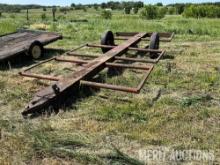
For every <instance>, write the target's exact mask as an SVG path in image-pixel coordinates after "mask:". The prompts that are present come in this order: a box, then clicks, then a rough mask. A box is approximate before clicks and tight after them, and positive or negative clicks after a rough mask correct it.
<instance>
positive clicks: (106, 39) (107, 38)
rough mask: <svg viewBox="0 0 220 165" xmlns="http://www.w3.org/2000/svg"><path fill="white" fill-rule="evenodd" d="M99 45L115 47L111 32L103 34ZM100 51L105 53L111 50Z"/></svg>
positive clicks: (103, 49)
mask: <svg viewBox="0 0 220 165" xmlns="http://www.w3.org/2000/svg"><path fill="white" fill-rule="evenodd" d="M101 45H110V46H114V45H115V41H114V34H113V33H112V31H107V32H106V33H104V35H103V36H102V38H101ZM101 49H102V52H103V53H106V52H107V51H109V50H111V49H112V48H101Z"/></svg>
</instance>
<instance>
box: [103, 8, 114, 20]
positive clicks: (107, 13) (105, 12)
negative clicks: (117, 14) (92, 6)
mask: <svg viewBox="0 0 220 165" xmlns="http://www.w3.org/2000/svg"><path fill="white" fill-rule="evenodd" d="M101 16H102V18H104V19H111V18H112V12H111V11H110V10H102V13H101Z"/></svg>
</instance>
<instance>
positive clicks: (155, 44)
mask: <svg viewBox="0 0 220 165" xmlns="http://www.w3.org/2000/svg"><path fill="white" fill-rule="evenodd" d="M159 45H160V36H159V34H158V33H155V32H154V33H153V34H152V35H151V37H150V45H149V48H150V49H159ZM157 57H158V54H157V53H154V52H150V58H152V59H155V58H157Z"/></svg>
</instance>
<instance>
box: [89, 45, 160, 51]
mask: <svg viewBox="0 0 220 165" xmlns="http://www.w3.org/2000/svg"><path fill="white" fill-rule="evenodd" d="M87 46H88V47H94V48H112V49H113V48H115V47H117V46H110V45H95V44H88V45H87ZM127 49H128V50H133V51H138V52H152V53H154V52H155V53H161V52H162V50H155V49H145V48H134V47H128V48H127Z"/></svg>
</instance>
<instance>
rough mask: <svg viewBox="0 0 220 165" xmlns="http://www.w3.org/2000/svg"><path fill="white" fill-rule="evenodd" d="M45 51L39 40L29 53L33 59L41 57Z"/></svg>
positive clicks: (32, 45)
mask: <svg viewBox="0 0 220 165" xmlns="http://www.w3.org/2000/svg"><path fill="white" fill-rule="evenodd" d="M43 52H44V48H43V45H42V44H41V43H40V42H39V41H35V42H33V43H32V44H31V46H30V48H29V50H28V54H29V55H30V56H31V57H32V58H33V59H39V58H40V57H42V56H43Z"/></svg>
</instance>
